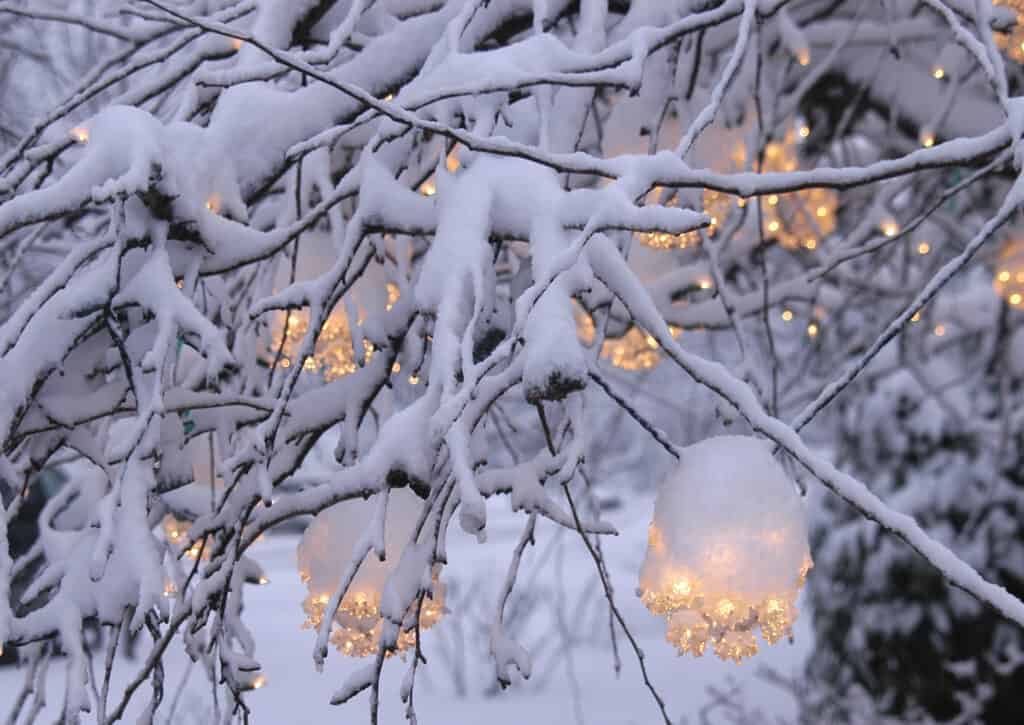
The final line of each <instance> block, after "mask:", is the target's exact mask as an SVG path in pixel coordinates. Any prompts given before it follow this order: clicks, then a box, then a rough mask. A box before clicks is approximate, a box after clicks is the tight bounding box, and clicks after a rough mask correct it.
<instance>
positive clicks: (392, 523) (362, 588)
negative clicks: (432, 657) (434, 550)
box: [297, 488, 445, 657]
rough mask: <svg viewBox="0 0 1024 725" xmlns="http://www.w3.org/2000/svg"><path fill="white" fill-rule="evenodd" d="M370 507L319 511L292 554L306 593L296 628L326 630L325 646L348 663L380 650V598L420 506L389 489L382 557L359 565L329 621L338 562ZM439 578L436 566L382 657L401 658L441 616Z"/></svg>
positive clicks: (404, 492) (359, 503)
mask: <svg viewBox="0 0 1024 725" xmlns="http://www.w3.org/2000/svg"><path fill="white" fill-rule="evenodd" d="M376 505H377V503H376V502H375V501H366V500H356V501H345V502H343V503H340V504H337V505H335V506H332V507H330V508H328V509H325V510H323V511H321V512H320V513H319V514H317V516H316V517H315V518H314V519H313V521H312V523H310V525H309V526H307V527H306V531H305V532H304V533H303V535H302V541H301V542H300V543H299V547H298V552H297V554H298V568H299V578H300V579H301V580H302V583H303V584H305V586H306V591H307V596H306V598H305V599H304V600H303V602H302V609H303V611H304V612H305V615H306V616H305V622H304V624H303V625H302V627H303V629H314V630H315V629H319V628H320V627H321V626H324V625H325V624H329V626H330V641H331V643H332V644H333V645H334V646H335V647H336V648H337V649H338V651H339V652H341V653H342V654H343V655H346V656H349V657H366V656H368V655H373V654H376V653H377V652H378V651H379V650H380V647H381V639H382V635H383V630H384V621H385V620H384V617H383V615H382V612H381V600H382V597H383V593H384V591H385V588H386V587H387V585H388V581H389V579H390V577H391V576H392V574H393V573H394V569H395V566H396V565H397V563H398V562H399V561H400V560H401V558H402V557H401V550H402V549H403V548H404V547H406V546H408V545H409V541H410V538H414V537H415V534H414V532H415V529H416V522H417V520H418V517H419V515H420V512H421V510H422V506H423V502H422V501H421V500H420V499H419V498H418V497H417V496H416V494H414V493H412V492H411V491H410V490H409V489H408V488H394V489H390V491H389V493H388V500H387V510H386V513H385V521H384V547H385V550H386V551H387V556H386V558H384V559H379V558H377V557H376V556H373V555H372V554H371V555H369V556H367V557H366V558H365V559H364V560H363V561H362V562H361V564H360V566H359V568H358V570H357V572H356V574H355V576H354V578H353V579H352V580H351V581H350V582H349V584H348V587H347V591H346V592H345V595H344V596H343V597H342V598H341V601H340V603H339V604H338V608H337V610H336V611H334V612H333V615H332V614H331V613H329V612H328V611H327V610H328V606H329V602H330V599H331V593H332V592H333V591H334V590H336V589H337V588H338V586H339V585H340V583H341V572H340V571H339V565H338V562H339V561H345V560H346V559H347V558H348V557H350V556H352V555H353V554H354V552H355V551H356V547H357V546H358V542H359V540H360V537H361V535H360V532H361V531H362V529H363V527H364V526H365V525H366V522H367V521H368V520H370V519H371V518H372V517H373V516H374V513H373V511H374V507H375V506H376ZM440 573H441V570H440V566H439V565H435V566H434V567H433V568H432V570H431V584H430V586H429V588H428V589H427V591H426V593H425V595H424V596H423V598H422V601H420V600H419V599H413V601H412V602H411V603H410V604H409V607H408V609H407V610H406V611H405V612H404V613H403V614H402V617H401V622H400V623H398V624H399V631H398V636H397V638H396V639H397V641H396V643H395V648H394V650H391V651H389V652H386V654H394V653H402V652H405V651H406V650H408V649H409V648H410V647H413V646H415V644H416V632H417V630H419V631H421V632H422V631H423V630H426V629H430V628H431V627H433V626H434V625H435V624H437V622H438V621H440V619H441V618H442V617H443V616H444V612H445V609H444V594H445V591H444V585H443V584H442V583H441V582H440V581H439V577H440ZM389 616H393V613H389ZM327 618H330V621H329V622H327V621H326V619H327Z"/></svg>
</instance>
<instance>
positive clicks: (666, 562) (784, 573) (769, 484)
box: [638, 436, 813, 663]
mask: <svg viewBox="0 0 1024 725" xmlns="http://www.w3.org/2000/svg"><path fill="white" fill-rule="evenodd" d="M727 438H728V439H730V440H731V441H739V446H740V447H738V448H736V450H735V456H736V459H735V460H732V461H728V462H727V463H726V464H725V465H727V466H731V467H732V468H733V470H732V471H730V472H728V473H727V475H726V476H724V477H722V478H718V477H717V476H713V478H714V480H706V476H707V475H709V474H708V473H707V464H706V462H707V460H708V458H707V456H706V451H707V450H709V449H710V448H712V446H708V441H705V442H703V443H698V444H697V445H695V446H692V447H691V448H690V449H688V450H689V451H690V453H691V458H690V459H687V458H683V459H681V460H682V461H683V463H681V465H680V469H679V471H678V472H677V473H676V474H674V475H673V476H670V477H669V478H668V479H667V480H666V481H665V482H664V483H663V484H662V487H661V489H660V490H659V494H658V501H657V503H656V504H655V519H654V521H653V522H652V523H651V525H650V527H649V529H648V542H647V556H646V559H645V561H644V565H643V569H642V570H641V573H640V587H639V589H638V593H639V594H640V598H641V601H642V602H643V603H644V605H645V606H646V607H647V609H648V610H649V611H650V612H651V613H652V614H655V615H658V616H663V617H665V620H666V639H667V640H668V642H669V643H670V644H671V645H673V646H674V647H675V648H676V649H677V650H678V651H679V654H691V655H693V656H695V657H700V656H701V655H703V654H704V652H705V651H706V650H707V648H708V646H709V645H710V646H711V648H712V649H713V650H714V652H715V654H716V655H717V656H718V657H719V658H720V659H722V660H732V661H734V662H737V663H738V662H740V661H742V660H743V659H745V658H747V657H751V656H753V655H754V654H756V653H757V651H758V640H757V638H756V637H755V635H756V634H757V633H758V632H760V635H761V637H762V638H763V639H764V640H765V641H766V642H767V643H768V644H775V643H776V642H778V641H779V640H781V639H783V638H790V639H792V637H793V625H794V623H795V621H796V618H797V614H798V611H797V606H796V601H797V597H798V595H799V593H800V589H801V588H802V587H803V585H804V583H805V581H806V578H807V574H808V572H809V571H810V569H811V567H812V566H813V563H812V561H811V557H810V552H809V551H808V548H807V531H806V524H805V523H804V521H803V518H802V517H803V514H802V504H800V501H799V496H798V494H797V493H796V492H795V490H791V487H792V484H791V483H790V482H789V481H788V480H787V479H786V478H785V476H784V474H783V473H782V469H781V467H779V465H778V463H777V462H776V461H775V460H774V458H773V457H772V455H771V449H770V448H768V447H767V446H764V445H762V444H761V442H759V441H754V440H753V439H745V438H743V437H740V436H729V437H727ZM711 440H714V439H711ZM714 445H715V446H717V449H718V450H722V448H721V446H720V444H714ZM733 445H735V444H733ZM755 446H759V447H755ZM702 447H704V448H703V450H702ZM747 449H749V450H747ZM701 458H703V459H704V461H703V462H702V461H701V460H700V459H701ZM695 461H696V462H695ZM687 466H693V468H692V469H688V468H687ZM757 470H763V471H764V478H763V482H764V484H765V487H766V488H768V489H771V490H770V492H768V491H766V492H764V494H763V497H762V496H761V495H760V494H757V493H755V494H753V495H754V496H755V498H762V501H763V506H764V507H765V508H764V510H759V509H758V508H756V507H751V506H750V505H749V501H747V502H746V510H745V513H740V514H738V515H736V516H733V515H732V514H726V513H725V512H724V511H723V510H722V509H723V506H722V505H721V504H722V501H723V500H725V499H726V498H731V497H733V496H736V497H740V498H743V497H744V496H748V497H749V493H750V489H751V488H752V484H756V482H757V481H756V479H757V478H758V476H757V473H756V471H757ZM737 472H739V473H738V475H740V476H744V477H746V478H748V479H749V480H745V481H743V480H740V481H738V483H739V484H740V485H738V486H737V487H736V488H735V490H731V489H732V485H733V484H735V483H737V481H736V480H735V478H734V477H735V476H736V475H737ZM787 487H789V488H787ZM754 490H756V488H754ZM709 519H713V520H709Z"/></svg>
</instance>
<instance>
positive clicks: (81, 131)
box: [69, 126, 89, 143]
mask: <svg viewBox="0 0 1024 725" xmlns="http://www.w3.org/2000/svg"><path fill="white" fill-rule="evenodd" d="M69 133H70V134H71V138H73V139H74V140H75V141H77V142H78V143H89V129H87V128H86V127H85V126H75V127H74V128H73V129H71V131H69Z"/></svg>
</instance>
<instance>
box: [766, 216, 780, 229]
mask: <svg viewBox="0 0 1024 725" xmlns="http://www.w3.org/2000/svg"><path fill="white" fill-rule="evenodd" d="M768 231H770V232H777V231H779V223H778V222H777V221H776V220H774V219H773V220H771V221H770V222H768Z"/></svg>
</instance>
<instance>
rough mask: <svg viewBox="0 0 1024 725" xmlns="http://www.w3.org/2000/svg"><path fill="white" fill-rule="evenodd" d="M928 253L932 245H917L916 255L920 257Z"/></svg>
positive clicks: (925, 243)
mask: <svg viewBox="0 0 1024 725" xmlns="http://www.w3.org/2000/svg"><path fill="white" fill-rule="evenodd" d="M930 251H932V245H930V244H929V243H928V242H921V243H920V244H918V245H917V253H918V254H920V255H925V254H928V252H930Z"/></svg>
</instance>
